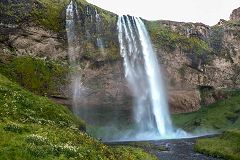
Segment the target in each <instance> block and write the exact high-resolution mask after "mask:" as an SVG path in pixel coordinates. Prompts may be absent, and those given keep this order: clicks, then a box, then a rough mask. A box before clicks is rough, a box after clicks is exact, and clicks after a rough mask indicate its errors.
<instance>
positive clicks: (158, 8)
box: [87, 0, 240, 25]
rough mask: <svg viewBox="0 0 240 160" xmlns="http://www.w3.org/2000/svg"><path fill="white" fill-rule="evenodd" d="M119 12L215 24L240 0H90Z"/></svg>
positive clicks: (228, 14) (146, 17)
mask: <svg viewBox="0 0 240 160" xmlns="http://www.w3.org/2000/svg"><path fill="white" fill-rule="evenodd" d="M87 1H88V2H89V3H92V4H94V5H97V6H99V7H101V8H104V9H106V10H109V11H112V12H114V13H117V14H130V15H133V16H138V17H142V18H144V19H148V20H160V19H162V20H173V21H182V22H203V23H205V24H208V25H214V24H216V23H217V22H218V21H219V19H226V20H228V19H229V16H230V14H231V12H232V10H233V9H235V8H238V7H240V0H87Z"/></svg>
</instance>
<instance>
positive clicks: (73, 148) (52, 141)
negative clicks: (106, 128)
mask: <svg viewBox="0 0 240 160" xmlns="http://www.w3.org/2000/svg"><path fill="white" fill-rule="evenodd" d="M0 106H1V107H0V134H1V137H0V159H8V160H11V159H12V160H16V159H25V160H38V159H46V160H47V159H49V160H50V159H51V160H52V159H63V160H64V159H92V160H95V159H121V158H124V159H130V160H134V159H141V158H142V159H146V158H147V159H149V160H151V159H156V158H155V157H153V156H150V155H148V154H147V153H145V152H144V151H143V150H141V149H137V148H136V149H135V148H131V147H114V148H113V149H112V148H110V147H108V146H106V145H104V144H102V143H100V142H99V141H97V140H95V139H94V138H92V137H90V136H88V135H87V134H86V133H84V132H82V131H80V130H85V124H84V122H83V121H82V120H80V119H79V118H77V117H75V116H74V115H73V114H72V113H71V112H70V111H69V110H68V109H67V108H65V107H64V106H61V105H57V104H55V103H53V102H52V101H50V100H48V99H47V98H44V97H39V96H36V95H33V94H32V93H30V92H28V91H26V90H24V89H22V88H21V87H20V86H18V85H17V84H15V83H12V82H11V81H9V80H8V79H7V78H6V77H4V76H2V75H0ZM139 157H141V158H139Z"/></svg>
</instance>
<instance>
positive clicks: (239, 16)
mask: <svg viewBox="0 0 240 160" xmlns="http://www.w3.org/2000/svg"><path fill="white" fill-rule="evenodd" d="M230 19H231V20H237V21H240V7H239V8H237V9H234V10H233V12H232V14H231V16H230Z"/></svg>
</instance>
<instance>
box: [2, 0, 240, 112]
mask: <svg viewBox="0 0 240 160" xmlns="http://www.w3.org/2000/svg"><path fill="white" fill-rule="evenodd" d="M14 2H15V1H14ZM22 2H25V1H22ZM41 2H42V1H41V0H39V1H35V0H31V1H28V3H27V2H26V6H25V8H23V9H25V10H26V11H27V13H26V16H24V15H21V18H17V16H15V15H16V14H17V13H15V10H14V7H13V6H14V5H13V2H10V1H4V2H0V8H4V6H7V5H9V6H12V7H13V8H12V9H10V12H11V14H9V15H7V12H6V11H4V12H0V54H11V55H18V56H19V55H30V56H36V57H45V58H47V59H51V60H57V61H61V62H64V63H68V62H67V60H68V57H67V56H68V55H67V39H66V33H65V28H64V25H63V24H64V21H65V8H64V5H62V6H61V7H59V8H60V9H59V10H58V12H59V15H58V16H59V17H58V18H56V19H58V21H59V23H60V24H59V25H58V26H57V27H56V26H55V25H54V26H53V24H54V23H50V24H51V25H49V23H43V22H45V21H43V22H42V21H41V22H42V23H41V24H39V23H38V21H34V16H36V15H35V14H36V13H35V14H30V13H32V12H31V11H32V9H31V7H29V6H35V9H36V8H37V9H41V8H45V9H46V10H47V9H48V8H47V7H48V6H47V5H45V3H41ZM29 3H31V4H29ZM77 4H78V6H77V7H78V11H79V12H78V13H79V15H80V16H79V17H80V18H79V19H78V20H77V23H78V27H79V28H78V29H77V30H78V33H79V36H80V42H79V46H80V50H79V53H76V54H77V55H78V60H79V63H80V66H81V71H82V83H83V86H84V87H85V88H84V93H83V99H82V101H81V103H82V104H81V105H82V106H87V107H96V106H98V107H101V106H124V107H131V106H132V97H131V92H130V91H129V89H128V86H127V82H126V80H125V77H124V69H123V62H122V58H121V56H120V54H119V46H118V37H117V28H116V27H117V26H116V21H117V16H116V15H115V14H113V13H110V12H107V11H104V10H102V9H100V8H98V7H95V6H93V5H91V4H88V3H86V2H82V1H77ZM56 5H58V3H56ZM59 5H60V4H59ZM66 5H67V4H65V6H66ZM23 6H24V5H23ZM19 7H21V6H19ZM55 7H56V8H57V7H58V6H55ZM10 12H9V13H10ZM28 13H29V14H28ZM33 15H34V16H33ZM37 16H39V15H37ZM41 16H43V17H42V19H43V20H45V19H46V20H48V18H47V17H44V16H48V14H47V15H44V14H43V15H41ZM51 16H52V15H51ZM51 16H48V17H51ZM3 17H4V18H3ZM99 17H100V19H101V22H99V21H98V20H97V18H99ZM26 18H27V19H30V20H29V21H24V19H26ZM18 19H19V20H18ZM231 19H232V20H239V9H236V10H234V11H233V13H232V15H231ZM97 21H98V22H97ZM97 23H98V25H99V26H100V29H101V32H98V30H99V28H98V27H99V26H97ZM145 23H146V25H147V26H148V29H149V32H150V33H151V36H152V40H153V43H154V46H155V48H156V53H157V56H158V59H159V62H160V63H161V65H162V68H163V72H164V74H165V80H166V82H167V86H168V87H167V88H168V89H169V102H170V106H171V111H172V112H174V113H182V112H184V113H185V112H192V111H196V110H198V109H199V108H200V102H201V97H200V93H199V91H198V88H199V87H201V86H209V87H212V88H240V75H239V73H240V65H239V64H240V35H239V32H240V23H239V24H238V23H235V24H229V23H225V22H222V23H221V24H219V25H218V26H214V27H210V26H207V25H204V24H201V23H180V22H171V21H157V22H147V21H145ZM149 24H150V25H149ZM155 31H156V32H155ZM100 37H101V38H102V39H103V49H104V52H105V53H106V54H102V52H101V50H100V49H99V48H98V44H97V39H98V38H100ZM164 37H165V39H164V40H162V38H164ZM176 37H179V39H181V42H184V43H186V44H187V45H185V44H182V43H179V42H178V41H177V40H178V39H177V40H176ZM159 38H160V40H159ZM163 42H164V43H163ZM173 44H176V45H174V46H173ZM208 44H210V45H208ZM62 95H63V96H64V97H71V92H70V91H67V90H64V91H63V92H62ZM70 101H71V99H67V100H62V101H61V102H62V103H64V104H68V105H70V104H71V102H70ZM209 102H210V100H209Z"/></svg>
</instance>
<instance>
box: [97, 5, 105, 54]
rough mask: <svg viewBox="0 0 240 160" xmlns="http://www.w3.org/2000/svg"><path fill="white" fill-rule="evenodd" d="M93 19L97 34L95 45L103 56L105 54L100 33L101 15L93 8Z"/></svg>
mask: <svg viewBox="0 0 240 160" xmlns="http://www.w3.org/2000/svg"><path fill="white" fill-rule="evenodd" d="M95 14H96V16H95V19H96V31H97V34H98V37H97V46H98V48H99V49H100V52H101V54H102V55H103V56H105V51H104V43H103V39H102V37H101V33H102V29H101V17H100V15H99V14H98V12H97V10H95Z"/></svg>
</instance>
